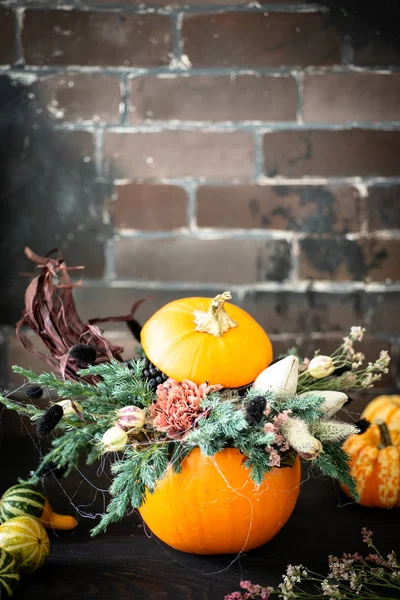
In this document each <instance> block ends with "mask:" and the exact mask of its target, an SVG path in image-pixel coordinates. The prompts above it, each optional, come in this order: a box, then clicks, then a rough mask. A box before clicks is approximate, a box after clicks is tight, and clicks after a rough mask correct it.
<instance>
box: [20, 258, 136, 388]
mask: <svg viewBox="0 0 400 600" xmlns="http://www.w3.org/2000/svg"><path fill="white" fill-rule="evenodd" d="M25 254H26V255H27V256H28V258H29V259H30V260H32V261H33V262H34V263H36V264H37V267H38V268H39V269H40V274H39V275H37V276H36V277H34V278H33V280H32V281H31V283H30V284H29V285H28V287H27V289H26V292H25V310H24V314H23V316H22V318H21V319H20V321H19V322H18V323H17V326H16V335H17V338H18V339H19V341H20V342H21V343H22V345H23V346H24V348H25V349H26V350H28V351H29V352H31V353H33V354H35V355H37V356H39V357H40V358H41V359H42V360H44V361H45V362H46V363H47V364H48V365H49V366H50V367H51V368H52V370H54V371H56V372H58V373H61V375H62V376H63V377H65V378H67V379H78V378H79V377H78V375H77V372H78V370H79V369H80V368H81V367H82V362H81V361H79V360H74V359H73V356H71V351H72V352H73V350H72V349H73V347H75V348H76V347H77V346H82V347H83V346H86V347H87V346H90V347H91V348H92V350H91V353H90V356H91V357H92V359H93V360H96V363H97V364H98V363H102V362H109V361H111V360H112V359H118V360H122V358H121V354H122V351H123V348H122V347H120V346H116V345H114V344H112V343H111V342H110V341H108V340H107V339H106V338H105V337H103V335H102V332H101V330H100V329H99V327H98V326H97V323H98V322H103V321H128V320H129V319H133V315H134V313H135V311H136V309H137V308H138V306H139V305H140V304H141V302H143V300H140V301H138V302H136V303H135V304H134V305H133V307H132V310H131V312H130V313H129V315H126V316H125V317H108V318H105V319H97V320H96V319H91V320H90V321H88V322H87V323H84V322H83V321H82V320H81V318H80V317H79V314H78V311H77V309H76V306H75V302H74V298H73V289H74V285H73V283H72V280H71V278H70V276H69V271H71V270H74V269H75V270H76V269H78V270H79V269H80V270H82V269H83V267H67V265H66V263H65V261H64V259H63V257H62V254H61V252H60V251H59V250H52V251H51V252H49V253H48V255H46V256H39V255H38V254H36V253H35V252H33V251H32V250H31V249H30V248H26V249H25ZM52 254H56V255H57V258H51V255H52ZM25 327H28V328H30V329H32V331H33V332H34V333H35V334H36V335H37V336H38V337H39V338H40V339H41V340H42V342H43V344H44V345H45V347H46V348H47V350H48V354H46V353H44V352H42V351H40V350H39V349H38V348H37V347H36V346H35V345H34V344H33V343H32V341H31V340H30V339H29V337H27V336H26V335H25V334H24V333H23V328H25ZM87 354H88V353H87V352H86V357H87ZM87 362H90V361H85V365H86V364H87Z"/></svg>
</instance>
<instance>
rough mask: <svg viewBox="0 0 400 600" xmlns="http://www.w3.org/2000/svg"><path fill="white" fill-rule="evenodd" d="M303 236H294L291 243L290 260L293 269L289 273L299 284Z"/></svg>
mask: <svg viewBox="0 0 400 600" xmlns="http://www.w3.org/2000/svg"><path fill="white" fill-rule="evenodd" d="M302 237H303V236H297V237H293V239H292V241H291V244H290V262H291V269H290V273H289V280H290V281H292V282H293V284H297V282H298V281H299V280H300V279H299V272H300V244H299V241H300V239H301V238H302Z"/></svg>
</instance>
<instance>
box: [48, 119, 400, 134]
mask: <svg viewBox="0 0 400 600" xmlns="http://www.w3.org/2000/svg"><path fill="white" fill-rule="evenodd" d="M53 127H54V129H56V130H68V131H93V130H97V129H102V130H104V131H107V132H110V133H126V134H135V133H149V134H150V133H160V132H161V131H198V132H200V133H229V132H236V131H242V132H249V133H257V134H268V133H275V132H279V131H350V130H352V129H362V130H363V131H399V130H400V120H399V121H370V122H368V121H351V122H347V123H340V124H336V123H325V122H324V123H322V122H321V123H320V122H315V121H314V122H307V123H298V122H297V121H179V120H167V121H161V120H160V121H152V122H147V123H142V124H140V125H139V124H138V125H118V124H117V125H116V124H115V123H110V124H109V123H104V122H103V123H102V122H98V121H82V122H79V123H78V122H72V121H64V122H62V123H61V122H60V123H57V122H56V121H53Z"/></svg>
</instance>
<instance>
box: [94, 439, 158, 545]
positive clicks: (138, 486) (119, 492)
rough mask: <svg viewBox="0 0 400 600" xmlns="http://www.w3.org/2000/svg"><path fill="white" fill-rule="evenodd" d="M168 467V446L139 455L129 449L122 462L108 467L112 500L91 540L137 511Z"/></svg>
mask: <svg viewBox="0 0 400 600" xmlns="http://www.w3.org/2000/svg"><path fill="white" fill-rule="evenodd" d="M167 467H168V444H162V445H161V444H160V445H154V446H150V447H149V448H147V449H146V450H142V451H138V450H136V449H134V448H128V449H127V450H126V452H125V453H124V458H123V459H122V460H119V461H116V462H115V463H114V464H113V466H112V467H111V472H112V473H113V475H114V479H113V482H112V484H111V487H110V493H111V496H112V499H111V501H110V503H109V504H108V506H107V512H106V514H105V515H103V517H102V519H101V521H100V523H99V524H98V525H97V526H96V527H95V528H94V529H93V530H92V531H91V535H92V536H96V535H98V534H99V533H101V532H103V531H105V530H106V529H107V527H108V525H110V524H111V523H116V522H118V521H121V520H122V519H123V518H124V516H125V515H126V513H128V512H129V511H130V510H131V509H136V508H139V507H140V506H141V505H142V503H143V501H144V497H145V494H146V491H148V492H149V493H152V492H154V490H155V488H156V485H157V482H158V481H159V480H160V479H161V478H162V477H163V475H164V474H165V471H166V469H167Z"/></svg>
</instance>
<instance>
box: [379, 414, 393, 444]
mask: <svg viewBox="0 0 400 600" xmlns="http://www.w3.org/2000/svg"><path fill="white" fill-rule="evenodd" d="M375 423H376V425H378V427H379V433H380V435H381V441H380V444H379V446H378V448H387V447H388V446H391V445H392V438H391V437H390V432H389V429H388V426H387V425H386V423H385V421H382V419H377V420H376V421H375Z"/></svg>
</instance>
